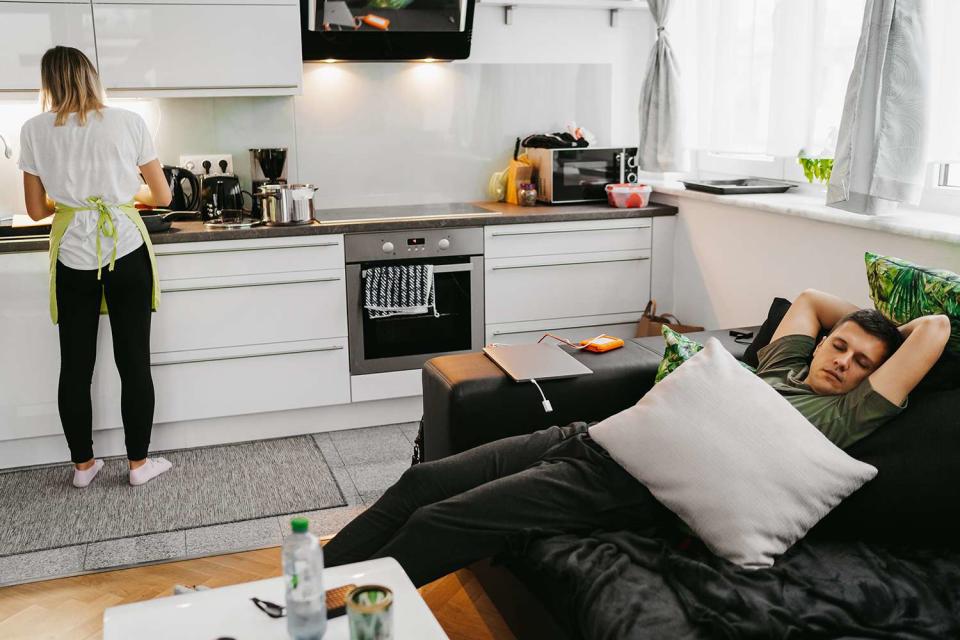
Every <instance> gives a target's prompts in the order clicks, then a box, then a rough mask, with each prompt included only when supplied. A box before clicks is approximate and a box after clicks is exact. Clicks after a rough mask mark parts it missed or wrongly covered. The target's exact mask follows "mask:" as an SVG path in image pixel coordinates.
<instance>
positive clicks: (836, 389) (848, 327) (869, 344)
mask: <svg viewBox="0 0 960 640" xmlns="http://www.w3.org/2000/svg"><path fill="white" fill-rule="evenodd" d="M886 351H887V348H886V345H885V344H884V343H883V341H882V340H880V339H879V338H877V337H876V336H872V335H870V334H869V333H867V332H866V331H864V330H863V329H862V328H860V325H858V324H857V323H856V322H851V321H847V322H844V323H843V324H842V325H840V326H838V327H835V328H834V330H833V332H832V333H831V334H830V335H828V336H826V337H825V338H824V339H823V340H821V341H820V344H818V345H817V348H816V349H814V351H813V360H811V362H810V373H809V374H808V375H807V378H806V380H804V382H806V383H807V384H808V385H810V387H811V388H812V389H813V390H814V391H815V392H817V393H819V394H822V395H838V394H841V393H847V392H848V391H851V390H853V389H855V388H857V385H859V384H860V383H861V382H863V380H864V378H866V377H867V376H869V375H870V374H871V373H873V372H874V371H876V370H877V367H879V366H880V365H881V364H883V361H884V360H885V359H886V358H887V355H888V354H887V352H886Z"/></svg>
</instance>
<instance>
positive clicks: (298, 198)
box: [257, 184, 317, 225]
mask: <svg viewBox="0 0 960 640" xmlns="http://www.w3.org/2000/svg"><path fill="white" fill-rule="evenodd" d="M316 192H317V188H316V187H314V186H313V185H311V184H265V185H263V186H262V187H260V189H259V190H258V191H257V198H258V199H259V200H260V211H261V213H262V215H263V221H264V222H265V223H267V224H274V225H293V224H309V223H310V222H311V221H312V220H313V195H314V194H315V193H316Z"/></svg>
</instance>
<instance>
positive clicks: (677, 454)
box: [590, 338, 877, 568]
mask: <svg viewBox="0 0 960 640" xmlns="http://www.w3.org/2000/svg"><path fill="white" fill-rule="evenodd" d="M590 436H591V437H592V438H593V439H594V440H596V441H597V442H598V443H599V444H600V445H601V446H602V447H603V448H604V449H606V450H607V451H608V452H609V453H610V455H611V456H612V457H613V459H614V460H616V461H617V463H619V464H620V465H621V466H622V467H623V468H624V469H626V470H627V471H628V472H629V473H630V474H631V475H632V476H634V477H635V478H637V480H639V481H640V482H642V483H643V484H645V485H646V486H647V487H648V488H649V489H650V491H651V492H652V493H653V495H655V496H656V497H657V499H658V500H660V502H662V503H663V504H664V505H665V506H666V507H668V508H669V509H670V510H672V511H673V512H674V513H676V514H677V515H678V516H679V517H680V518H682V519H683V521H684V522H686V523H687V525H689V526H690V528H691V529H693V530H694V531H695V532H696V533H697V535H698V536H699V537H700V539H701V540H703V542H704V543H705V544H706V545H707V546H708V547H709V548H710V550H711V551H713V552H714V553H716V554H717V555H718V556H720V557H722V558H726V559H727V560H729V561H730V562H733V563H735V564H738V565H740V566H743V567H747V568H761V567H769V566H772V565H773V562H774V558H775V557H776V556H778V555H780V554H782V553H783V552H784V551H786V550H787V549H789V548H790V546H791V545H792V544H793V543H795V542H796V541H797V540H799V539H800V538H802V537H803V536H804V535H805V534H806V533H807V531H809V529H810V528H811V527H812V526H813V525H815V524H816V523H817V522H818V521H819V520H820V519H821V518H822V517H823V516H825V515H826V514H827V513H828V512H829V511H830V510H831V509H833V508H834V507H835V506H837V505H838V504H839V503H840V501H841V500H843V499H844V498H846V497H847V496H848V495H850V494H851V493H853V492H854V491H856V490H857V489H859V488H860V487H861V486H862V485H863V484H864V483H865V482H868V481H869V480H871V479H873V477H874V476H875V475H876V474H877V470H876V469H875V468H874V467H872V466H870V465H868V464H864V463H862V462H859V461H857V460H854V459H853V458H851V457H850V456H848V455H847V454H846V453H844V452H843V451H842V450H840V449H839V448H838V447H836V446H835V445H834V444H833V443H832V442H830V441H829V440H827V438H826V437H825V436H824V435H823V434H822V433H820V432H819V431H818V430H817V429H816V427H814V426H813V425H812V424H810V422H809V421H807V419H806V418H804V417H803V415H801V414H800V412H799V411H797V410H796V409H794V408H793V406H792V405H791V404H790V403H789V402H787V401H786V399H784V398H783V397H782V396H781V395H780V394H779V393H777V392H776V391H774V390H773V388H772V387H770V386H769V385H768V384H767V383H765V382H763V380H761V379H760V378H758V377H757V376H756V375H754V374H752V373H750V372H749V371H747V370H746V369H744V368H743V367H741V366H740V364H739V363H738V362H737V361H736V359H734V357H733V356H732V355H730V353H729V352H727V350H726V349H724V348H723V346H722V345H721V344H720V342H719V341H718V340H717V339H716V338H711V339H710V341H709V342H707V345H706V347H705V348H704V349H703V351H701V352H700V353H698V354H697V355H695V356H693V357H692V358H691V359H690V360H688V361H687V362H685V363H684V364H683V365H682V366H680V367H679V368H677V370H676V371H674V372H673V373H671V374H670V375H669V376H667V377H666V378H664V380H663V381H662V382H660V383H659V384H657V385H656V386H654V387H653V389H651V390H650V391H648V392H647V394H646V395H645V396H644V397H643V398H642V399H641V400H640V401H639V402H638V403H637V404H636V405H634V406H633V407H630V408H629V409H626V410H624V411H621V412H620V413H618V414H616V415H614V416H611V417H609V418H607V419H606V420H604V421H603V422H599V423H597V424H595V425H594V426H593V427H591V428H590Z"/></svg>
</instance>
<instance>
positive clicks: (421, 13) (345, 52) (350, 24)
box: [300, 0, 475, 61]
mask: <svg viewBox="0 0 960 640" xmlns="http://www.w3.org/2000/svg"><path fill="white" fill-rule="evenodd" d="M474 2H475V0H300V23H301V30H302V36H301V40H302V43H303V59H304V60H305V61H311V60H314V61H315V60H366V61H376V60H431V59H432V60H463V59H465V58H467V57H469V56H470V39H471V33H472V31H473V11H474Z"/></svg>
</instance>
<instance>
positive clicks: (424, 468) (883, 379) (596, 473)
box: [324, 290, 950, 586]
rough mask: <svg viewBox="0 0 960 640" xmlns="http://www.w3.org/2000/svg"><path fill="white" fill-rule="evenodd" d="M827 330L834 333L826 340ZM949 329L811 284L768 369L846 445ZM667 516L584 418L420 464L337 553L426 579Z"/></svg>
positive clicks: (770, 379) (892, 405)
mask: <svg viewBox="0 0 960 640" xmlns="http://www.w3.org/2000/svg"><path fill="white" fill-rule="evenodd" d="M821 330H828V331H830V333H829V334H828V335H827V336H826V337H824V338H823V339H822V340H820V342H819V343H817V342H816V336H817V335H819V334H820V332H821ZM949 337H950V323H949V320H948V319H947V317H946V316H942V315H938V316H925V317H922V318H918V319H916V320H913V321H911V322H909V323H907V324H905V325H903V326H901V327H899V328H897V327H896V326H895V325H893V324H892V323H891V322H890V321H888V320H887V319H886V318H884V317H883V316H882V315H880V313H879V312H877V311H874V310H871V309H857V307H855V306H854V305H852V304H850V303H848V302H845V301H843V300H841V299H840V298H837V297H835V296H832V295H829V294H826V293H822V292H820V291H815V290H807V291H804V292H803V293H802V294H801V295H800V296H799V297H798V298H797V300H796V301H795V302H794V303H793V305H792V306H791V307H790V310H789V311H788V312H787V314H786V315H785V316H784V318H783V320H782V322H781V323H780V325H779V327H777V330H776V332H775V333H774V335H773V339H772V340H771V342H770V344H769V345H767V346H766V347H764V348H763V349H761V350H760V353H759V360H760V364H759V367H758V369H757V375H758V376H760V378H762V379H763V380H764V381H765V382H766V383H768V384H769V385H771V386H772V387H773V388H774V389H775V390H776V391H778V392H779V393H780V394H781V395H783V396H784V397H785V398H786V399H787V400H788V401H789V402H790V403H791V404H792V405H793V406H794V407H795V408H796V409H797V410H798V411H799V412H800V413H801V414H803V416H804V417H806V418H807V420H809V421H810V422H811V423H812V424H813V425H814V426H815V427H816V428H818V429H819V430H820V431H821V432H822V433H823V434H824V435H825V436H826V437H827V438H829V439H830V440H831V441H832V442H833V443H834V444H836V445H837V446H838V447H841V448H845V447H848V446H850V445H851V444H853V443H854V442H856V441H857V440H859V439H861V438H863V437H865V436H867V435H868V434H870V433H871V432H872V431H874V430H875V429H876V428H877V427H879V426H880V425H881V424H883V423H884V422H886V421H887V420H889V419H890V418H892V417H894V416H896V415H897V414H898V413H900V412H901V411H902V410H903V409H904V408H905V407H906V404H907V394H909V393H910V392H911V391H912V390H913V388H914V387H915V386H916V385H917V384H918V383H919V382H920V380H921V379H922V378H923V377H924V375H926V373H927V372H928V371H929V370H930V368H931V367H932V366H933V364H934V363H935V362H936V361H937V359H938V358H939V357H940V355H941V353H942V352H943V349H944V346H945V345H946V343H947V339H948V338H949ZM664 515H666V508H665V507H663V506H662V505H661V504H660V503H659V502H657V500H656V499H655V498H654V497H653V496H652V494H651V493H650V492H649V490H647V488H646V487H645V486H643V484H641V483H640V482H639V481H637V480H636V479H635V478H633V476H631V475H630V474H629V473H627V472H626V471H625V470H624V469H623V468H622V467H620V465H618V464H617V463H616V462H615V461H614V460H613V459H612V458H611V457H610V455H609V454H608V453H607V452H606V451H605V450H604V449H603V448H602V447H601V446H600V445H599V444H597V443H596V442H595V441H593V440H592V439H591V438H590V432H589V427H588V426H587V425H586V424H583V423H574V424H571V425H568V426H566V427H549V428H547V429H543V430H541V431H537V432H536V433H532V434H529V435H522V436H515V437H511V438H504V439H503V440H498V441H496V442H491V443H489V444H486V445H483V446H480V447H476V448H475V449H471V450H469V451H465V452H463V453H460V454H457V455H454V456H450V457H448V458H444V459H442V460H437V461H434V462H428V463H424V464H420V465H416V466H413V467H411V468H410V469H408V470H407V471H406V472H405V473H404V474H403V476H402V477H401V478H400V480H399V481H397V483H396V484H395V485H394V486H393V487H391V488H390V489H388V490H387V491H386V492H385V493H384V494H383V496H381V498H380V499H379V500H377V502H376V503H375V504H373V505H372V506H371V507H370V508H369V509H367V510H366V511H365V512H364V513H363V514H361V515H360V516H358V517H357V518H356V519H354V520H353V522H351V523H350V524H348V525H347V526H346V527H344V529H343V530H342V531H340V533H339V534H337V536H336V537H335V538H334V539H333V540H331V541H330V543H329V544H327V545H326V547H325V548H324V555H325V557H326V561H327V565H328V566H336V565H341V564H346V563H349V562H358V561H361V560H368V559H371V558H380V557H388V556H389V557H393V558H395V559H396V560H397V561H398V562H400V564H401V565H402V566H403V568H404V569H405V570H406V572H407V574H409V576H410V579H411V580H412V581H413V583H414V584H416V585H417V586H421V585H423V584H426V583H428V582H430V581H432V580H435V579H437V578H439V577H441V576H443V575H446V574H448V573H450V572H452V571H455V570H457V569H460V568H462V567H464V566H466V565H468V564H470V563H471V562H473V561H475V560H479V559H482V558H487V557H490V556H493V555H496V554H497V553H499V552H501V551H503V550H505V549H507V548H508V547H511V546H514V545H522V544H523V543H524V542H525V541H526V540H528V539H530V538H532V537H539V536H547V535H555V534H560V533H575V532H589V531H593V530H597V529H604V530H620V529H641V528H644V527H646V526H649V525H651V524H655V523H656V522H658V521H660V519H661V518H662V517H663V516H664Z"/></svg>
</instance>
